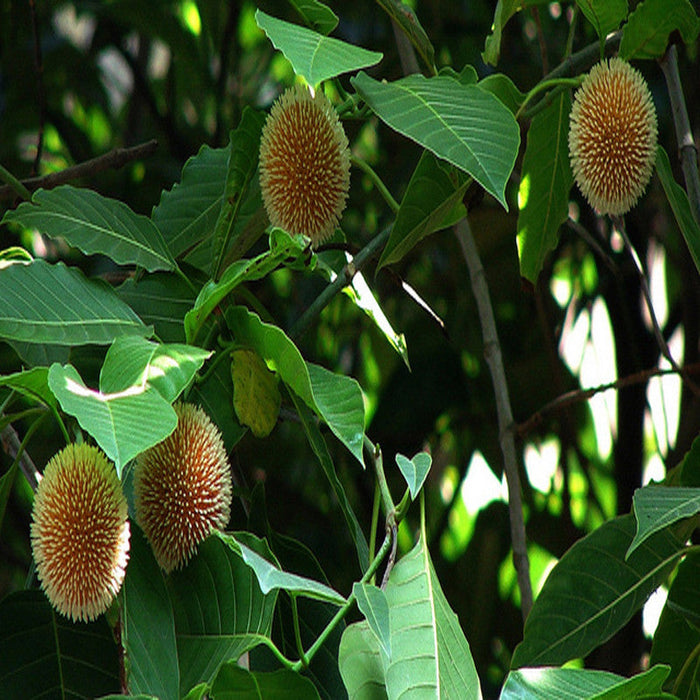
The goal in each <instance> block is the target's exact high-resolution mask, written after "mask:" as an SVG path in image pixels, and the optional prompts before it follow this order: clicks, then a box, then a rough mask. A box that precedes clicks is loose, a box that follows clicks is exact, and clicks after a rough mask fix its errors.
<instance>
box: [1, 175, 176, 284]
mask: <svg viewBox="0 0 700 700" xmlns="http://www.w3.org/2000/svg"><path fill="white" fill-rule="evenodd" d="M9 222H14V223H18V224H21V225H22V226H24V227H26V228H34V229H36V230H38V231H40V232H41V233H45V234H46V235H48V236H51V237H52V238H57V237H61V238H64V239H65V240H66V241H67V242H68V243H69V244H70V245H72V246H75V247H76V248H79V249H80V250H82V251H83V253H85V254H86V255H93V254H95V253H102V254H103V255H107V256H109V257H110V258H111V259H112V260H114V262H116V263H117V264H119V265H138V266H140V267H143V268H145V269H146V270H148V271H149V272H153V271H155V270H172V269H173V268H174V267H175V261H174V260H173V258H172V257H171V255H170V253H169V252H168V248H167V247H166V245H165V241H164V240H163V236H162V235H161V233H160V231H159V230H158V228H157V227H156V226H154V224H153V222H152V221H151V220H150V219H148V218H147V217H145V216H141V215H140V214H136V213H134V212H133V211H132V210H131V209H129V207H128V206H127V205H126V204H124V202H120V201H119V200H116V199H108V198H107V197H103V196H102V195H100V194H98V193H97V192H94V191H93V190H88V189H79V188H77V187H71V186H70V185H62V186H60V187H56V188H55V189H52V190H37V191H36V192H35V193H34V195H33V196H32V201H31V202H24V203H22V204H20V205H19V207H17V209H15V210H14V211H8V212H7V213H6V214H5V216H4V217H3V219H2V223H9Z"/></svg>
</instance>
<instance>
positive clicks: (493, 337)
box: [454, 217, 532, 621]
mask: <svg viewBox="0 0 700 700" xmlns="http://www.w3.org/2000/svg"><path fill="white" fill-rule="evenodd" d="M454 232H455V235H456V236H457V240H458V241H459V244H460V246H461V248H462V253H463V254H464V259H465V260H466V262H467V267H468V268H469V277H470V278H471V285H472V290H473V292H474V298H475V299H476V305H477V308H478V310H479V320H480V323H481V330H482V334H483V340H484V357H485V359H486V362H487V364H488V366H489V369H490V371H491V381H492V383H493V390H494V394H495V397H496V410H497V413H498V433H499V439H500V443H501V451H502V452H503V463H504V467H505V474H506V481H507V483H508V514H509V516H510V536H511V541H512V546H513V564H514V565H515V570H516V572H517V575H518V587H519V588H520V598H521V610H522V615H523V621H524V620H526V619H527V616H528V614H529V612H530V608H532V584H531V582H530V561H529V559H528V555H527V539H526V534H525V521H524V520H523V506H522V497H521V493H520V475H519V473H518V459H517V453H516V450H515V434H514V430H513V428H514V421H513V411H512V409H511V406H510V397H509V396H508V384H507V381H506V373H505V370H504V368H503V358H502V355H501V345H500V343H499V340H498V332H497V330H496V320H495V318H494V315H493V307H492V305H491V298H490V296H489V289H488V285H487V284H486V276H485V274H484V267H483V265H482V263H481V258H480V257H479V251H478V249H477V247H476V241H475V240H474V236H473V235H472V232H471V228H470V227H469V221H468V220H467V218H466V217H464V218H463V219H461V220H460V221H459V222H457V224H455V226H454Z"/></svg>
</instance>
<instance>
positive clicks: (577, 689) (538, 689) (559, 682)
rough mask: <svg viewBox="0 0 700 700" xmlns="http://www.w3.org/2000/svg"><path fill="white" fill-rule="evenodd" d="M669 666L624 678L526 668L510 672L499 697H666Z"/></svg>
mask: <svg viewBox="0 0 700 700" xmlns="http://www.w3.org/2000/svg"><path fill="white" fill-rule="evenodd" d="M667 676H668V667H667V666H655V667H654V668H651V669H649V670H648V671H646V672H645V673H641V674H639V675H637V676H633V677H632V678H624V677H623V676H617V675H615V674H614V673H608V672H606V671H594V670H589V669H580V668H523V669H520V670H518V671H512V672H511V673H510V674H508V678H507V679H506V682H505V685H504V686H503V690H502V691H501V695H500V698H499V700H594V699H595V700H634V698H651V697H654V698H662V697H668V698H671V697H673V696H670V695H668V696H664V695H663V693H662V686H663V683H664V681H665V680H666V678H667Z"/></svg>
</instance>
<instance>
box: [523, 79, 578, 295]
mask: <svg viewBox="0 0 700 700" xmlns="http://www.w3.org/2000/svg"><path fill="white" fill-rule="evenodd" d="M570 111H571V98H570V97H569V94H568V93H567V92H562V93H561V94H560V95H559V97H557V98H556V99H555V100H554V101H553V102H552V104H551V105H549V107H547V109H545V110H544V111H542V112H540V113H539V114H538V115H537V116H535V117H534V119H533V120H532V123H531V124H530V129H529V130H528V132H527V145H526V147H525V156H524V157H523V167H522V173H521V176H520V187H519V190H518V207H519V209H520V213H519V215H518V255H519V257H520V274H521V275H522V276H523V277H525V278H527V279H529V280H530V281H531V282H533V283H534V282H535V281H536V280H537V276H538V275H539V273H540V270H541V269H542V265H543V264H544V260H545V257H546V255H547V253H548V252H549V251H550V250H552V248H554V247H555V246H556V244H557V242H558V241H559V226H560V225H561V224H562V222H564V221H565V220H566V218H567V216H568V212H569V190H570V189H571V185H572V183H573V174H572V172H571V165H570V164H569V151H568V133H569V112H570Z"/></svg>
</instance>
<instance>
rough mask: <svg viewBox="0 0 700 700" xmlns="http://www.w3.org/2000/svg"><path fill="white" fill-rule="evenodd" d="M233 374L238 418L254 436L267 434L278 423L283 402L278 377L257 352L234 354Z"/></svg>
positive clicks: (237, 352)
mask: <svg viewBox="0 0 700 700" xmlns="http://www.w3.org/2000/svg"><path fill="white" fill-rule="evenodd" d="M231 377H232V379H233V408H234V410H235V411H236V416H237V417H238V420H239V421H240V422H241V423H242V424H243V425H247V426H248V427H249V428H250V429H251V430H252V431H253V435H255V437H259V438H263V437H267V436H268V435H269V434H270V433H271V432H272V429H273V428H274V427H275V423H277V417H278V416H279V413H280V404H281V401H282V398H281V396H280V391H279V388H278V387H277V381H278V380H277V376H276V375H275V374H274V373H273V372H270V370H269V369H268V368H267V365H266V364H265V363H264V362H263V360H262V358H261V357H260V355H258V354H257V353H256V352H253V351H252V350H235V351H234V352H233V353H231Z"/></svg>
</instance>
